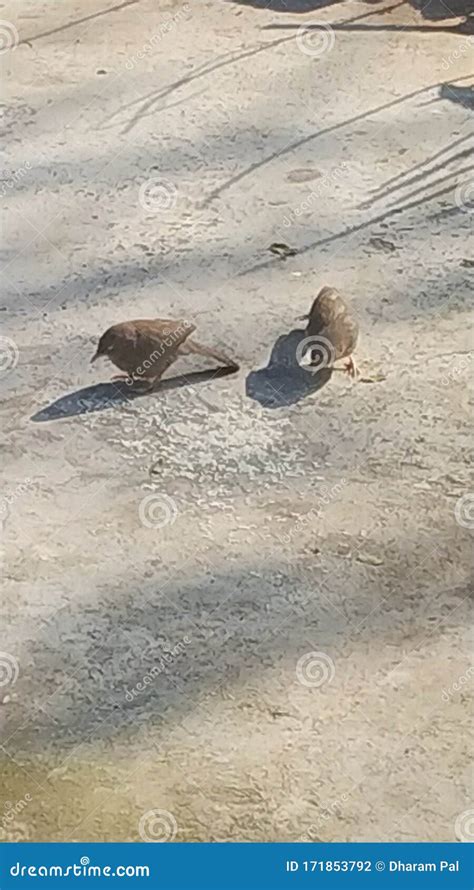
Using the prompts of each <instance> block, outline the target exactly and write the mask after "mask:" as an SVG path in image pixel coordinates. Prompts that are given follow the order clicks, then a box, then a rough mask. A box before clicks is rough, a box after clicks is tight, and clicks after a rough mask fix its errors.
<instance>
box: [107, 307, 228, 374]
mask: <svg viewBox="0 0 474 890" xmlns="http://www.w3.org/2000/svg"><path fill="white" fill-rule="evenodd" d="M195 330H196V326H195V325H194V324H191V322H189V321H186V320H185V319H181V320H177V321H174V320H171V319H168V318H139V319H135V320H134V321H124V322H122V323H121V324H115V325H113V326H112V327H111V328H108V329H107V330H106V331H105V333H104V334H102V337H101V338H100V340H99V345H98V347H97V352H96V353H95V355H94V356H93V358H92V359H91V362H95V360H96V359H98V358H100V357H101V356H103V357H104V358H108V359H110V361H111V362H113V364H114V365H116V366H117V368H120V370H121V371H125V374H124V375H119V376H121V377H124V378H125V379H127V380H129V381H130V385H132V383H137V382H139V381H144V382H145V383H146V384H148V386H147V389H148V388H149V389H152V388H153V387H154V386H155V384H156V383H158V381H159V380H160V378H161V377H162V375H163V374H164V372H165V371H166V370H167V368H169V366H170V365H172V364H173V362H175V361H176V359H177V358H179V356H180V355H189V354H191V353H197V354H198V355H205V356H207V357H209V358H214V359H216V361H218V362H219V363H220V364H222V365H225V366H227V367H229V368H233V369H234V370H235V371H238V369H239V366H238V364H237V363H236V362H234V361H233V359H230V358H228V356H226V355H224V354H223V353H221V352H216V351H215V350H214V349H209V348H208V347H207V346H201V344H200V343H196V341H195V340H191V339H190V336H189V335H190V334H192V333H193V331H195Z"/></svg>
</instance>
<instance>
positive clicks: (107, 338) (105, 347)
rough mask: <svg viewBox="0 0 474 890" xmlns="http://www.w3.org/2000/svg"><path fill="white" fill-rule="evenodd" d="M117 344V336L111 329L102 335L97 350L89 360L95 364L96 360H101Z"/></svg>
mask: <svg viewBox="0 0 474 890" xmlns="http://www.w3.org/2000/svg"><path fill="white" fill-rule="evenodd" d="M116 344H117V334H116V333H115V331H113V330H112V329H111V328H109V330H108V331H106V332H105V334H102V337H101V338H100V340H99V344H98V346H97V350H96V353H95V355H93V356H92V358H91V364H92V362H95V360H96V359H98V358H101V357H102V356H105V357H106V356H108V355H110V353H111V352H112V351H113V350H114V348H115V346H116Z"/></svg>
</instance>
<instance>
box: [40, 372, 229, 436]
mask: <svg viewBox="0 0 474 890" xmlns="http://www.w3.org/2000/svg"><path fill="white" fill-rule="evenodd" d="M228 374H235V371H234V369H233V368H217V370H213V371H194V372H192V373H191V374H180V375H179V376H177V377H169V378H167V379H165V380H162V381H161V383H160V384H159V385H158V386H157V387H156V389H154V390H152V391H148V392H146V391H142V392H140V391H139V390H138V389H136V390H134V389H132V388H131V387H130V386H128V385H127V384H126V383H125V382H122V381H117V382H116V383H113V382H112V383H97V384H95V385H94V386H86V387H84V388H83V389H78V390H76V391H75V392H71V393H68V394H67V395H65V396H61V398H60V399H57V400H56V401H55V402H52V403H51V404H50V405H47V407H46V408H42V409H41V411H38V412H37V413H36V414H33V416H32V417H31V418H30V420H32V421H33V422H34V423H44V421H46V420H61V419H63V418H65V417H79V416H80V415H81V414H95V413H96V412H98V411H105V410H106V409H108V408H118V407H120V406H121V405H127V404H129V403H130V402H132V401H134V399H140V398H144V397H145V396H148V397H149V398H153V397H154V396H157V395H158V396H159V395H161V394H162V393H165V392H169V391H170V390H172V389H181V388H182V387H184V386H193V385H194V384H195V383H205V382H207V381H210V380H214V379H215V378H216V377H227V376H228Z"/></svg>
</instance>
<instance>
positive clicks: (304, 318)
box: [296, 315, 309, 321]
mask: <svg viewBox="0 0 474 890" xmlns="http://www.w3.org/2000/svg"><path fill="white" fill-rule="evenodd" d="M308 318H309V315H297V316H296V321H308Z"/></svg>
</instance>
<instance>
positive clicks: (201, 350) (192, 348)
mask: <svg viewBox="0 0 474 890" xmlns="http://www.w3.org/2000/svg"><path fill="white" fill-rule="evenodd" d="M178 352H180V353H181V355H190V354H193V353H194V354H197V355H205V356H207V357H208V358H215V359H216V361H217V362H219V363H220V364H221V365H225V366H226V367H228V368H232V369H233V370H234V371H238V370H239V365H238V364H237V362H235V361H234V359H232V358H229V356H228V355H225V353H223V352H218V351H217V350H215V349H210V348H209V346H202V344H201V343H197V342H196V340H191V338H190V337H188V338H187V340H185V342H184V343H181V345H180V347H179V349H178Z"/></svg>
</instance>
